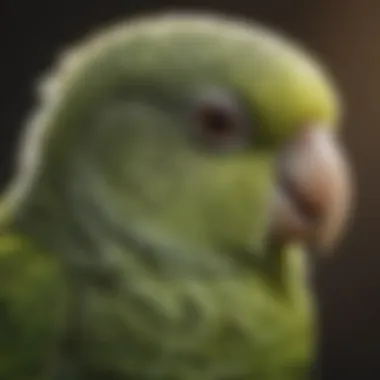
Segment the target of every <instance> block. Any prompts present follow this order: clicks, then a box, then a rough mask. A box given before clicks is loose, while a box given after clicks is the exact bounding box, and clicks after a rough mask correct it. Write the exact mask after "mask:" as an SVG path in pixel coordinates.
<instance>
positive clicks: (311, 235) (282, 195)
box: [272, 126, 352, 249]
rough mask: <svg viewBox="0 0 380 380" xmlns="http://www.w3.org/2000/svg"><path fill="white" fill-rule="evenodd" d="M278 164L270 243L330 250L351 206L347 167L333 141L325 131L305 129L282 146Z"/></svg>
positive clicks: (350, 188) (332, 136) (349, 178)
mask: <svg viewBox="0 0 380 380" xmlns="http://www.w3.org/2000/svg"><path fill="white" fill-rule="evenodd" d="M322 127H323V126H322ZM278 164H279V165H278V183H277V189H276V196H275V204H274V206H275V209H274V219H273V225H272V233H273V234H274V237H275V238H276V239H277V240H280V241H281V242H290V241H302V242H305V243H309V244H313V245H314V244H315V245H316V246H317V247H319V248H322V249H331V248H332V247H333V245H334V244H335V243H336V242H337V241H338V239H339V237H340V236H341V234H342V232H343V230H344V227H345V225H346V220H347V216H348V214H349V211H350V207H351V200H352V186H351V175H350V170H349V165H348V163H347V160H346V158H345V156H344V154H343V152H342V150H341V148H340V146H339V143H338V141H337V139H336V137H335V136H334V135H333V134H332V133H331V132H329V131H327V130H326V128H321V127H318V126H315V127H312V128H309V129H307V130H306V131H303V132H302V133H301V134H300V135H298V136H296V138H295V139H294V140H292V141H290V143H289V144H287V145H286V146H285V148H284V150H283V151H282V152H281V154H280V156H279V163H278Z"/></svg>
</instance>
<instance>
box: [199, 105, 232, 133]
mask: <svg viewBox="0 0 380 380" xmlns="http://www.w3.org/2000/svg"><path fill="white" fill-rule="evenodd" d="M200 122H201V125H202V128H203V129H204V131H205V132H206V133H208V134H212V135H226V134H228V133H230V132H231V131H232V130H233V129H234V126H235V125H234V124H235V121H234V117H233V115H231V114H229V112H228V111H227V110H225V109H223V108H220V107H217V106H213V105H208V106H205V107H203V108H202V109H201V110H200Z"/></svg>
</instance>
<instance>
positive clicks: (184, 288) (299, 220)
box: [0, 13, 353, 380]
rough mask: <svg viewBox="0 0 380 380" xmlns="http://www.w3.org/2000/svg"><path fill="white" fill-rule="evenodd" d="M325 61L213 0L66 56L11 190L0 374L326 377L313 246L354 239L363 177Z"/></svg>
mask: <svg viewBox="0 0 380 380" xmlns="http://www.w3.org/2000/svg"><path fill="white" fill-rule="evenodd" d="M317 61H318V60H317V58H315V57H313V56H312V54H311V53H309V52H307V51H306V50H304V48H303V47H301V46H299V45H298V44H297V43H296V42H293V41H292V40H291V38H289V37H284V36H283V35H282V33H280V32H276V31H272V30H271V29H270V28H268V27H265V26H263V25H260V24H258V23H255V22H249V21H245V20H241V19H237V18H235V19H234V18H230V17H227V16H223V15H211V14H201V13H199V14H196V13H192V14H190V13H189V14H186V13H182V14H179V13H167V14H160V15H150V16H144V17H140V18H137V19H135V20H129V21H125V22H121V23H117V24H116V25H112V26H110V27H109V28H108V29H107V28H104V29H102V30H101V31H100V32H97V33H94V34H92V35H90V36H89V37H88V38H86V39H84V40H83V41H82V42H80V43H79V44H78V45H77V46H76V47H74V48H72V49H70V50H68V52H67V53H66V54H64V55H63V56H62V57H60V58H59V63H58V64H57V67H55V68H54V70H53V71H52V72H50V73H49V74H48V75H47V77H46V78H44V79H43V80H42V82H41V83H42V85H41V86H40V88H39V89H40V101H39V102H38V104H37V107H36V110H35V112H34V113H33V116H32V117H31V118H30V121H29V122H28V123H27V125H26V126H25V134H24V136H23V138H22V143H21V146H20V148H19V158H18V161H17V165H16V168H15V175H14V178H13V180H12V181H11V182H10V184H9V186H8V188H7V189H6V191H5V193H4V195H3V200H2V206H1V233H2V234H1V238H0V271H1V275H0V379H4V380H58V379H59V380H74V379H75V380H90V379H91V380H106V379H107V380H110V379H113V380H126V379H128V380H130V379H133V380H148V379H149V380H301V379H308V378H309V370H310V368H311V367H312V365H313V363H314V360H315V355H316V350H317V342H318V321H317V318H316V307H315V300H314V298H315V297H314V296H313V292H312V290H311V288H310V279H309V278H308V275H307V274H308V257H309V256H308V255H309V254H310V253H309V250H308V249H307V248H306V247H308V246H310V245H313V246H317V247H321V252H325V250H326V249H328V248H329V247H331V244H333V243H334V242H336V239H337V238H338V237H339V236H341V234H342V232H343V231H344V227H345V225H346V222H345V221H346V220H347V215H348V213H349V210H350V207H351V206H350V205H351V204H352V191H351V188H352V182H353V181H352V180H351V175H350V165H349V163H348V162H347V161H348V160H347V158H346V154H345V152H344V149H343V148H342V145H343V144H342V143H341V142H340V141H339V135H338V130H339V125H340V124H341V123H340V119H341V113H342V111H341V105H340V103H341V101H340V96H339V94H338V90H337V89H336V87H337V86H336V85H335V84H334V83H333V80H332V78H331V76H330V74H329V73H328V71H327V70H326V69H325V68H324V67H322V64H321V63H319V62H317Z"/></svg>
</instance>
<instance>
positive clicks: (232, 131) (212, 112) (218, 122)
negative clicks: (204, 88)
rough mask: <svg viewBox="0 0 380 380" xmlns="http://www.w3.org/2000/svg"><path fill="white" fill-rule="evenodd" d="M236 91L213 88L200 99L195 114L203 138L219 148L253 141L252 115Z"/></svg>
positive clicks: (197, 127)
mask: <svg viewBox="0 0 380 380" xmlns="http://www.w3.org/2000/svg"><path fill="white" fill-rule="evenodd" d="M246 116H247V115H246V114H245V112H244V109H243V106H242V104H241V102H239V100H238V99H237V98H236V97H234V96H233V95H232V94H229V93H226V92H223V91H219V90H211V91H208V92H205V93H204V94H202V95H201V96H199V98H198V99H197V102H196V105H195V110H194V118H195V123H196V131H197V135H198V137H199V138H200V140H201V142H203V143H204V144H206V145H207V146H211V147H214V148H217V149H221V150H225V149H231V148H232V149H234V148H241V147H242V146H245V145H246V144H248V143H249V141H248V137H249V136H248V135H249V133H250V129H249V125H248V120H247V119H248V118H247V117H246Z"/></svg>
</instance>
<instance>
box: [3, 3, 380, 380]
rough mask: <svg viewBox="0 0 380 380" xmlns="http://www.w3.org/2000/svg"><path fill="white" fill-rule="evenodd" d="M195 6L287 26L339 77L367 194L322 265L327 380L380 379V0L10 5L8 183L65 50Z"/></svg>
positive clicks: (348, 133)
mask: <svg viewBox="0 0 380 380" xmlns="http://www.w3.org/2000/svg"><path fill="white" fill-rule="evenodd" d="M186 8H190V9H206V10H217V11H222V12H226V13H229V14H235V15H244V16H248V17H249V18H252V19H256V20H259V21H261V22H264V23H266V24H269V25H271V26H274V27H276V28H277V29H280V30H283V31H285V32H286V33H287V34H288V35H290V36H293V37H295V38H296V39H298V40H299V41H301V42H302V43H304V44H305V45H306V46H308V47H309V49H312V50H314V51H315V52H316V53H317V55H319V57H320V58H321V59H322V61H324V62H325V64H326V65H327V66H328V67H329V68H330V70H331V72H332V74H333V75H334V76H335V78H336V81H337V83H338V85H339V86H340V89H341V92H342V94H343V98H344V102H345V108H346V118H345V120H344V133H343V135H344V139H345V142H346V145H347V147H348V151H349V155H350V157H351V161H352V163H353V165H354V168H355V170H356V173H357V178H356V180H357V183H358V189H359V196H358V204H357V208H356V214H355V220H354V223H353V225H352V226H351V229H350V231H349V233H348V234H347V236H346V238H345V240H344V242H342V244H341V245H340V247H339V249H338V252H337V255H336V256H335V257H334V258H333V259H331V260H328V261H326V262H323V263H320V264H318V267H317V272H316V279H315V281H316V289H317V292H318V297H319V302H320V307H321V311H320V313H321V325H322V349H321V358H320V368H321V375H322V379H323V380H332V379H334V380H335V379H345V380H347V379H357V380H367V379H380V249H379V247H380V42H379V41H380V23H379V20H380V1H378V0H366V1H359V0H335V1H331V0H318V1H316V0H214V1H212V0H208V1H206V0H204V1H203V2H199V3H197V2H196V1H188V2H172V3H171V2H169V1H164V0H162V1H154V0H129V1H126V0H124V1H122V0H119V1H117V0H106V1H105V0H103V1H96V0H93V1H91V2H90V1H86V0H80V1H76V2H73V3H72V4H71V5H70V2H58V1H57V2H55V1H43V0H35V1H30V2H28V1H26V0H2V1H1V3H0V42H1V44H0V51H1V58H0V85H1V91H0V97H1V101H0V184H1V186H2V187H3V186H4V185H5V184H6V183H7V181H8V180H9V177H10V174H11V171H12V164H13V158H14V149H15V147H16V142H17V139H18V136H19V132H20V129H21V127H22V122H23V121H24V120H25V117H26V116H27V114H28V112H29V110H30V109H31V107H32V106H33V105H34V101H35V97H34V90H33V88H34V85H35V82H36V79H37V78H38V77H39V76H40V75H41V74H43V73H44V72H45V71H46V69H48V68H49V66H50V65H51V64H52V63H53V62H54V58H55V57H56V55H57V53H58V52H59V51H60V49H61V48H62V47H65V46H66V45H69V44H70V43H71V42H73V41H75V40H76V39H77V38H78V37H81V36H83V35H84V34H86V33H87V32H89V31H91V30H92V29H94V28H96V27H98V26H101V25H104V24H107V23H109V22H111V21H114V20H118V19H120V18H123V17H130V16H133V15H135V14H141V13H144V12H146V11H155V10H163V9H186ZM0 339H1V338H0Z"/></svg>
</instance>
